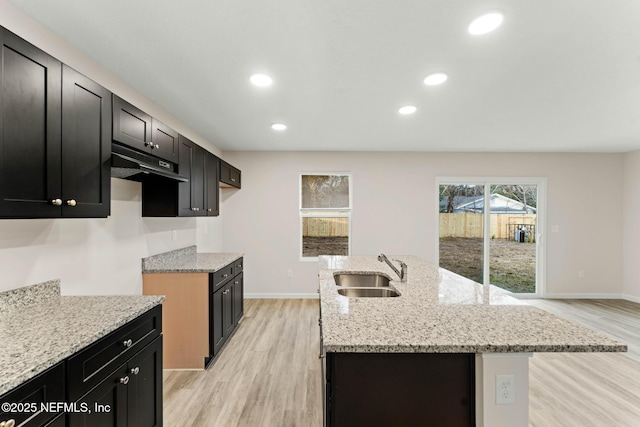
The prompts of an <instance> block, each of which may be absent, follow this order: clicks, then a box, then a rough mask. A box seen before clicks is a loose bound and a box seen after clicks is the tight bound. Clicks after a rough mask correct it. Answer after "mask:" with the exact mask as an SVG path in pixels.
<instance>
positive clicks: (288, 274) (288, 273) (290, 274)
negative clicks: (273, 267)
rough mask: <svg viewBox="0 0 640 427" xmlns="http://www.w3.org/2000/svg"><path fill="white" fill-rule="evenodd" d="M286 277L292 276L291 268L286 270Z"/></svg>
mask: <svg viewBox="0 0 640 427" xmlns="http://www.w3.org/2000/svg"><path fill="white" fill-rule="evenodd" d="M287 277H289V278H291V277H293V270H287Z"/></svg>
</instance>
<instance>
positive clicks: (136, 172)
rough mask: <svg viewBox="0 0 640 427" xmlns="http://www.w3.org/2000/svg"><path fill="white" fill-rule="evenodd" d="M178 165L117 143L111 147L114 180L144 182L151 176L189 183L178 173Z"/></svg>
mask: <svg viewBox="0 0 640 427" xmlns="http://www.w3.org/2000/svg"><path fill="white" fill-rule="evenodd" d="M177 169H178V167H177V165H176V164H175V163H171V162H167V161H165V160H162V159H160V158H158V157H155V156H151V155H149V154H146V153H141V152H139V151H136V150H133V149H131V148H129V147H125V146H123V145H121V144H118V143H117V142H114V143H112V145H111V176H112V177H114V178H123V179H129V180H132V181H142V180H143V179H144V178H145V177H147V176H150V175H155V176H161V177H164V178H168V179H171V180H174V181H179V182H189V179H188V178H185V177H183V176H181V175H179V174H178V173H177Z"/></svg>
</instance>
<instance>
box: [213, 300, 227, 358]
mask: <svg viewBox="0 0 640 427" xmlns="http://www.w3.org/2000/svg"><path fill="white" fill-rule="evenodd" d="M223 293H224V288H222V289H220V290H219V291H217V292H213V293H210V294H209V295H210V301H209V310H211V313H210V318H211V322H210V325H209V343H210V345H211V354H212V355H213V356H216V355H217V354H218V352H220V349H221V348H222V346H223V345H224V341H225V335H224V305H223V297H222V296H223Z"/></svg>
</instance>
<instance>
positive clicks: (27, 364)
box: [0, 280, 164, 395]
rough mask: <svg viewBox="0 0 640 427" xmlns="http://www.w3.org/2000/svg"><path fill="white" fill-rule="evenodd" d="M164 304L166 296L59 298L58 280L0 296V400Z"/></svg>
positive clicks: (0, 294)
mask: <svg viewBox="0 0 640 427" xmlns="http://www.w3.org/2000/svg"><path fill="white" fill-rule="evenodd" d="M163 301H164V296H141V295H123V296H61V295H60V281H58V280H54V281H50V282H45V283H42V284H38V285H32V286H28V287H24V288H19V289H16V290H13V291H7V292H3V293H0V343H2V351H0V395H2V394H4V393H6V392H7V391H9V390H11V389H13V388H15V387H17V386H19V385H20V384H22V383H23V382H25V381H27V380H29V379H31V378H33V377H35V376H36V375H38V374H39V373H41V372H44V371H45V370H47V369H48V368H50V367H51V366H53V365H55V364H56V363H58V362H60V361H62V360H64V359H66V358H67V357H69V356H71V355H72V354H74V353H76V352H78V351H79V350H81V349H83V348H85V347H87V346H88V345H89V344H92V343H94V342H95V341H97V340H99V339H100V338H102V337H104V336H105V335H107V334H109V333H110V332H112V331H114V330H116V329H117V328H119V327H120V326H122V325H124V324H125V323H127V322H129V321H131V320H133V319H135V318H136V317H138V316H140V315H142V314H143V313H145V312H147V311H149V310H150V309H152V308H153V307H155V306H157V305H159V304H161V303H162V302H163Z"/></svg>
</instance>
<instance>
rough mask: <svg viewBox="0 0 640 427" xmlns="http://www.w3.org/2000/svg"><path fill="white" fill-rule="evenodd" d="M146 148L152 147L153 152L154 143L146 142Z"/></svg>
mask: <svg viewBox="0 0 640 427" xmlns="http://www.w3.org/2000/svg"><path fill="white" fill-rule="evenodd" d="M144 146H145V147H151V149H152V150H153V142H145V143H144Z"/></svg>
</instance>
